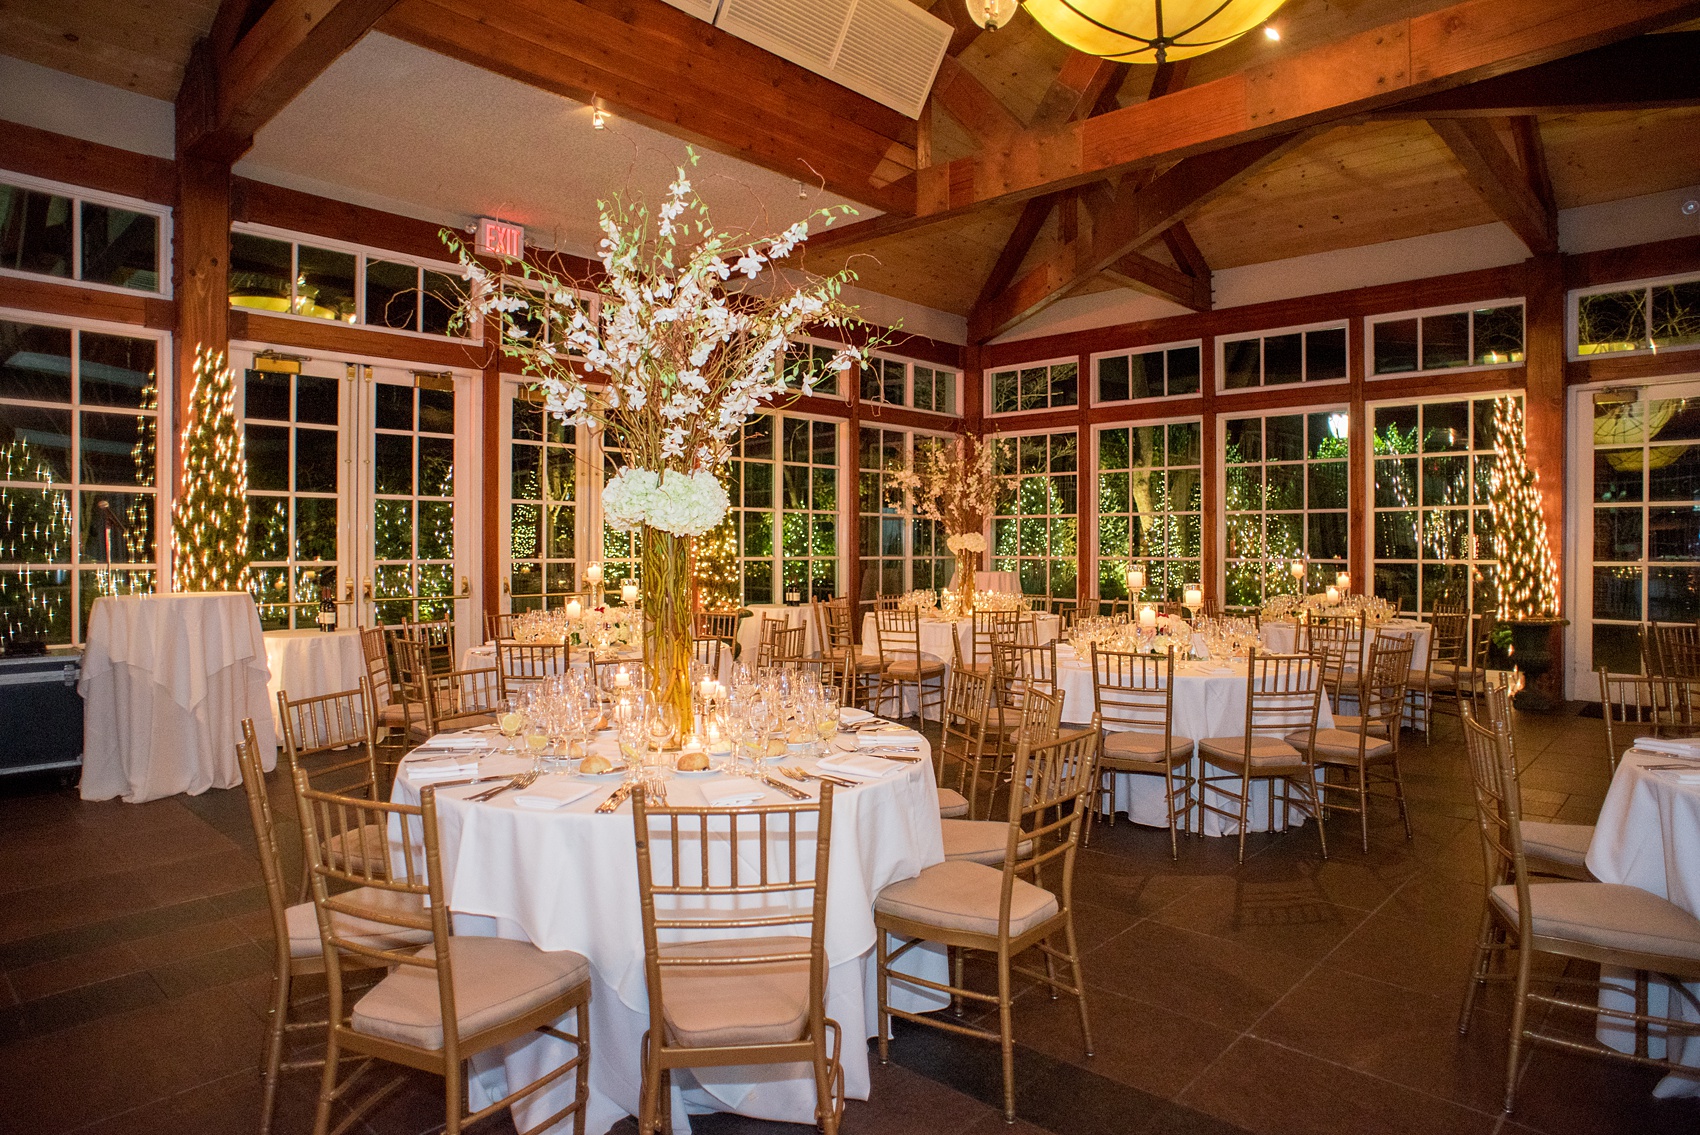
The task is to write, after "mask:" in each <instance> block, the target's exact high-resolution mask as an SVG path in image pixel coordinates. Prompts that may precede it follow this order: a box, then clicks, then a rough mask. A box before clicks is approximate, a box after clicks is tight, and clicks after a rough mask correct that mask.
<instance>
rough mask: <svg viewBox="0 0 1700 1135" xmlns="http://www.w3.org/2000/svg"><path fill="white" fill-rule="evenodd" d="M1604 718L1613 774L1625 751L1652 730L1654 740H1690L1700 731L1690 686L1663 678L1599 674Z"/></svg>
mask: <svg viewBox="0 0 1700 1135" xmlns="http://www.w3.org/2000/svg"><path fill="white" fill-rule="evenodd" d="M1598 673H1599V679H1600V716H1601V717H1603V718H1605V722H1606V760H1607V762H1608V763H1609V764H1610V766H1611V771H1612V772H1613V773H1616V772H1617V762H1618V759H1619V757H1620V756H1621V755H1622V751H1623V750H1624V749H1627V748H1628V747H1629V744H1630V743H1632V742H1633V741H1634V739H1635V738H1636V737H1644V736H1646V735H1647V734H1648V732H1649V730H1648V729H1647V728H1645V727H1646V726H1651V727H1652V728H1651V733H1652V735H1653V736H1655V737H1657V736H1661V735H1667V734H1670V735H1679V736H1690V735H1693V734H1694V733H1695V731H1696V730H1697V729H1700V725H1697V724H1696V723H1695V722H1694V719H1693V712H1692V708H1693V707H1692V702H1691V700H1690V698H1689V687H1688V683H1686V682H1683V681H1679V680H1678V679H1675V678H1669V677H1663V676H1645V677H1644V676H1641V675H1638V674H1612V673H1609V672H1608V671H1607V670H1606V668H1605V667H1604V666H1601V667H1600V669H1599V671H1598Z"/></svg>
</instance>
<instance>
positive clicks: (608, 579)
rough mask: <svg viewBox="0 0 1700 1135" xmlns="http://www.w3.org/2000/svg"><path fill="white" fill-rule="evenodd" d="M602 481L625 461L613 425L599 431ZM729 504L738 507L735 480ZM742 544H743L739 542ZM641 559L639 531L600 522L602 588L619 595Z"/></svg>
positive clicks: (635, 574) (611, 476) (634, 576)
mask: <svg viewBox="0 0 1700 1135" xmlns="http://www.w3.org/2000/svg"><path fill="white" fill-rule="evenodd" d="M599 440H600V441H601V442H602V483H603V485H607V483H608V482H609V481H612V480H613V479H614V474H615V473H618V472H619V471H620V469H621V468H622V467H623V466H624V465H625V464H626V450H625V442H624V440H623V439H622V438H621V437H620V434H619V431H617V430H615V429H614V428H613V427H612V426H610V427H608V428H606V429H604V430H602V432H601V434H600V435H599ZM728 491H729V492H730V494H731V497H732V507H733V509H736V508H737V507H738V490H737V482H736V481H734V482H733V483H732V485H731V486H730V488H729V490H728ZM740 547H742V545H740ZM642 561H643V537H642V536H641V535H640V534H639V533H638V532H622V531H620V530H619V529H618V528H615V527H613V526H612V525H609V524H607V523H604V524H603V525H602V590H603V592H604V593H610V592H611V593H613V594H615V595H618V594H619V591H620V585H621V584H622V583H624V582H626V581H627V580H630V581H632V582H633V583H635V582H637V577H638V569H639V568H640V567H641V566H642Z"/></svg>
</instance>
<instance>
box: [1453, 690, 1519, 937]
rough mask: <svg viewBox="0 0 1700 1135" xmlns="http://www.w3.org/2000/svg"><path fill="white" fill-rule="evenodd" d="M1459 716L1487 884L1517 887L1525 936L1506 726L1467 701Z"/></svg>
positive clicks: (1513, 773) (1516, 800) (1516, 806)
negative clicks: (1490, 719) (1483, 716)
mask: <svg viewBox="0 0 1700 1135" xmlns="http://www.w3.org/2000/svg"><path fill="white" fill-rule="evenodd" d="M1459 717H1460V718H1461V719H1462V721H1463V724H1464V751H1465V753H1466V755H1467V756H1468V757H1469V763H1470V784H1471V786H1472V788H1473V789H1474V791H1475V797H1476V821H1477V828H1478V829H1479V831H1480V833H1481V837H1482V860H1483V864H1484V866H1485V867H1486V869H1487V885H1488V886H1490V887H1494V886H1498V885H1500V884H1502V883H1506V882H1512V883H1515V884H1516V887H1517V913H1518V920H1519V922H1520V923H1521V927H1520V931H1521V941H1524V942H1527V941H1529V931H1530V926H1529V923H1530V915H1529V867H1528V863H1527V862H1526V861H1525V860H1524V858H1523V829H1522V811H1523V806H1522V794H1521V793H1520V792H1519V790H1518V787H1517V776H1516V766H1515V760H1514V758H1513V757H1512V755H1511V751H1510V745H1509V743H1508V739H1509V732H1508V731H1507V730H1505V729H1502V728H1499V727H1497V726H1496V725H1494V724H1493V723H1491V722H1486V721H1483V720H1481V719H1479V718H1478V717H1477V715H1476V712H1475V707H1474V706H1473V705H1471V704H1470V703H1468V702H1466V703H1465V704H1464V705H1463V706H1461V707H1460V710H1459Z"/></svg>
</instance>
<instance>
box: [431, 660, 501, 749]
mask: <svg viewBox="0 0 1700 1135" xmlns="http://www.w3.org/2000/svg"><path fill="white" fill-rule="evenodd" d="M425 692H426V696H425V726H426V728H427V729H428V730H429V731H430V732H431V733H432V734H433V735H435V734H437V733H441V732H443V731H444V730H450V729H462V728H465V727H466V726H468V725H474V724H482V719H483V718H487V717H491V716H493V715H495V714H499V713H500V712H501V710H502V682H501V675H500V674H498V673H497V671H496V668H495V667H494V666H483V667H479V668H478V669H475V670H450V671H448V672H447V673H445V674H432V675H430V676H429V677H427V678H426V679H425Z"/></svg>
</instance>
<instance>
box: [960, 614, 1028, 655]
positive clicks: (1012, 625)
mask: <svg viewBox="0 0 1700 1135" xmlns="http://www.w3.org/2000/svg"><path fill="white" fill-rule="evenodd" d="M1020 625H1021V612H1020V611H975V612H974V634H973V639H972V646H971V649H972V651H973V657H971V658H970V659H968V661H969V662H970V663H972V664H973V665H975V666H979V665H982V664H985V663H990V662H991V661H992V659H993V658H994V657H995V656H996V655H997V652H998V648H999V647H1001V646H1014V645H1015V635H1016V631H1017V630H1018V629H1019V628H1020Z"/></svg>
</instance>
